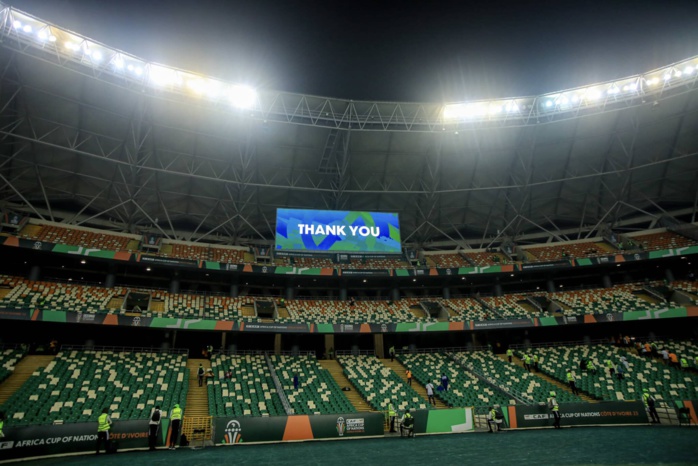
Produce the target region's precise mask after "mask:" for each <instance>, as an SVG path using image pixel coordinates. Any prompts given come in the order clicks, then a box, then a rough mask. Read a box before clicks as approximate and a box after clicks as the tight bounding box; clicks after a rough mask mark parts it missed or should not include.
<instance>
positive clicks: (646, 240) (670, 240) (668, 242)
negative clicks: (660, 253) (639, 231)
mask: <svg viewBox="0 0 698 466" xmlns="http://www.w3.org/2000/svg"><path fill="white" fill-rule="evenodd" d="M628 237H629V238H630V239H632V240H633V242H634V243H635V245H637V246H642V248H643V249H644V250H645V251H654V250H658V249H675V248H685V247H688V246H694V245H695V244H696V242H695V241H693V240H692V239H690V238H686V237H685V236H681V235H679V234H676V233H672V232H670V231H665V232H663V233H651V234H648V235H637V236H630V235H628ZM625 249H630V248H625Z"/></svg>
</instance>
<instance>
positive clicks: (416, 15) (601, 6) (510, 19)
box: [4, 0, 698, 102]
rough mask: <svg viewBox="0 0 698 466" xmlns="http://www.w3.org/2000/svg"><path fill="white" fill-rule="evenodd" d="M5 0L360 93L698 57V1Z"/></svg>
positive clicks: (239, 65) (140, 44)
mask: <svg viewBox="0 0 698 466" xmlns="http://www.w3.org/2000/svg"><path fill="white" fill-rule="evenodd" d="M4 1H7V0H4ZM7 3H9V4H11V5H13V6H15V7H17V8H18V9H20V10H24V11H26V12H28V13H31V14H33V15H36V16H38V17H39V18H42V19H44V20H47V21H50V22H53V23H55V24H57V25H59V26H62V27H66V28H68V29H72V30H74V31H76V32H79V33H81V34H83V35H85V36H87V37H90V38H93V39H95V40H97V41H100V42H103V43H105V44H106V45H109V46H112V47H116V48H119V49H121V50H123V51H125V52H128V53H131V54H134V55H137V56H139V57H142V58H145V59H147V60H151V61H156V62H159V63H164V64H167V65H171V66H176V67H180V68H184V69H188V70H192V71H197V72H201V73H204V74H208V75H211V76H215V77H218V78H221V79H224V80H227V81H243V82H247V83H250V84H253V85H255V86H259V87H266V88H272V89H279V90H284V91H291V92H301V93H308V94H315V95H322V96H329V97H339V98H348V99H356V100H359V99H370V100H401V101H434V102H440V101H454V100H466V99H475V98H488V97H507V96H523V95H533V94H539V93H544V92H550V91H556V90H561V89H566V88H570V87H575V86H580V85H585V84H590V83H593V82H597V81H605V80H609V79H614V78H619V77H623V76H628V75H631V74H635V73H640V72H643V71H649V70H651V69H653V68H657V67H660V66H663V65H666V64H669V63H671V62H674V61H678V60H681V59H684V58H688V57H691V56H694V55H698V1H697V0H661V1H639V0H638V1H625V0H622V1H621V0H617V1H614V0H606V1H604V2H602V1H595V0H593V1H592V0H589V1H584V0H578V1H568V0H558V1H538V2H529V1H517V2H514V1H504V0H489V1H488V0H484V1H480V2H468V1H460V2H455V1H450V0H444V1H438V0H421V1H414V2H409V1H404V2H395V1H392V2H387V1H381V0H373V1H364V0H355V1H341V2H340V1H337V0H325V1H315V0H306V1H297V0H277V1H269V0H256V1H235V0H228V1H224V0H198V1H176V2H175V1H172V0H170V1H165V0H139V1H137V0H115V1H107V0H92V1H88V0H9V1H7Z"/></svg>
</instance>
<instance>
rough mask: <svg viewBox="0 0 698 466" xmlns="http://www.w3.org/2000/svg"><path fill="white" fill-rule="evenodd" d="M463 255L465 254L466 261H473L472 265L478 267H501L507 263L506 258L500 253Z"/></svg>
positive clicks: (470, 253) (469, 253) (466, 253)
mask: <svg viewBox="0 0 698 466" xmlns="http://www.w3.org/2000/svg"><path fill="white" fill-rule="evenodd" d="M463 254H465V255H466V256H467V257H468V259H470V260H471V261H473V264H475V265H476V266H478V267H487V266H490V265H503V264H506V263H507V262H508V261H509V259H507V256H505V255H504V254H502V253H500V252H463Z"/></svg>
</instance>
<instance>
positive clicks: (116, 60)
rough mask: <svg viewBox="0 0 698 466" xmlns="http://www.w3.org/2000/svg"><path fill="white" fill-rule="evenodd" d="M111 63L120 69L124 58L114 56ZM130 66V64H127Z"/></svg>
mask: <svg viewBox="0 0 698 466" xmlns="http://www.w3.org/2000/svg"><path fill="white" fill-rule="evenodd" d="M112 64H113V65H114V68H117V69H119V70H120V69H121V68H123V67H124V59H123V58H121V57H120V56H117V57H115V58H114V61H112ZM129 66H131V65H129Z"/></svg>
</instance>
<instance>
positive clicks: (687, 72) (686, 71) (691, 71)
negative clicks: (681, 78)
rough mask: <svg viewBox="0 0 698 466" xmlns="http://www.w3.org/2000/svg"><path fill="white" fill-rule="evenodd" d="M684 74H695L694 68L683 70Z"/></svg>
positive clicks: (689, 67)
mask: <svg viewBox="0 0 698 466" xmlns="http://www.w3.org/2000/svg"><path fill="white" fill-rule="evenodd" d="M683 72H684V74H693V67H691V66H687V67H686V68H684V69H683Z"/></svg>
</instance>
